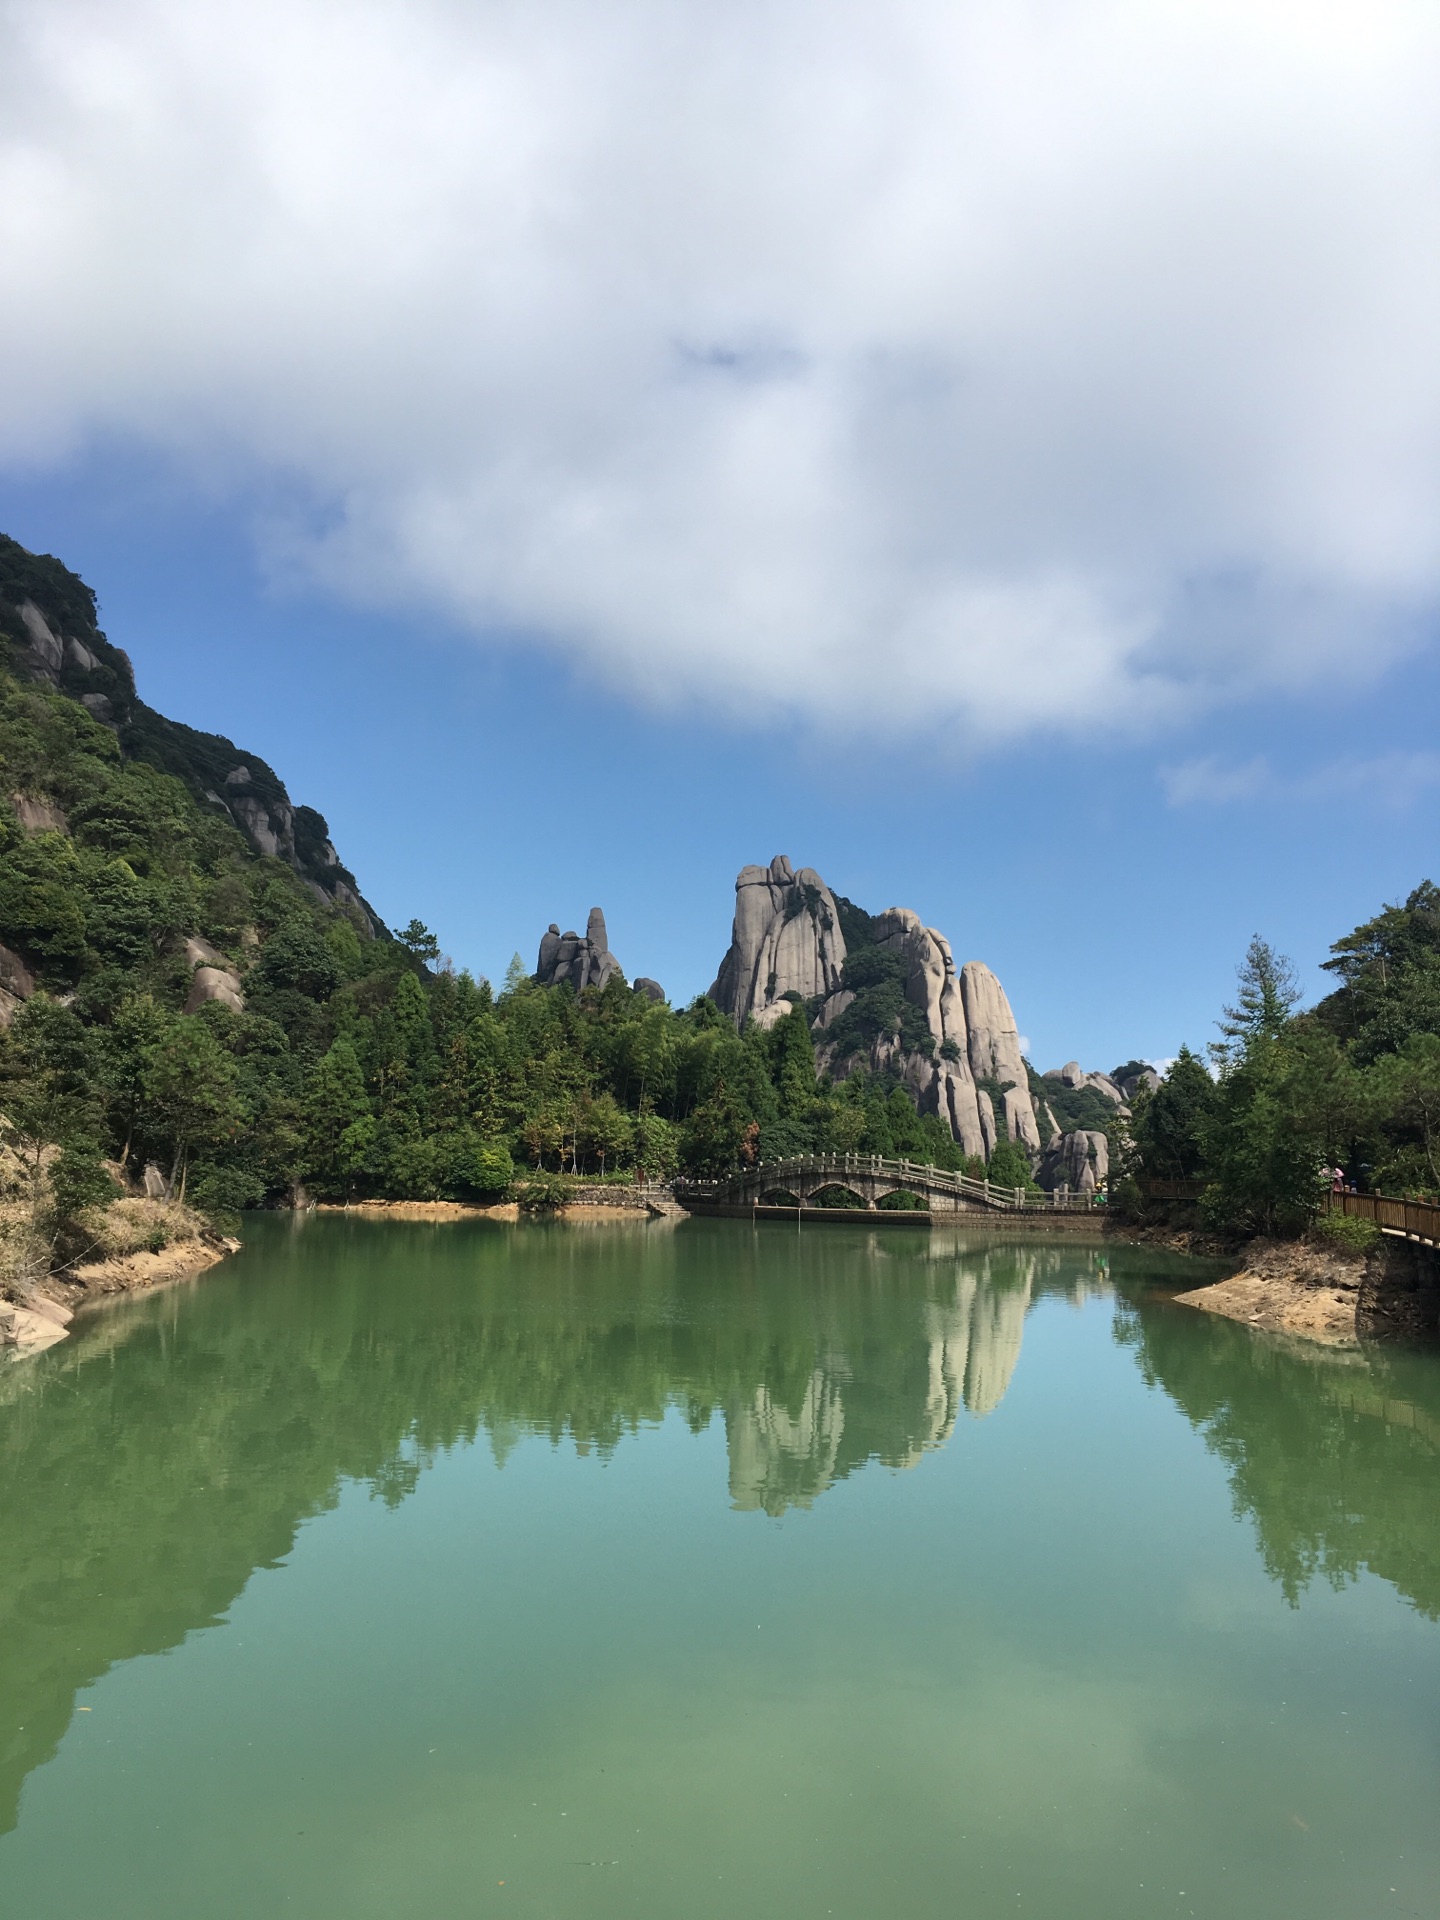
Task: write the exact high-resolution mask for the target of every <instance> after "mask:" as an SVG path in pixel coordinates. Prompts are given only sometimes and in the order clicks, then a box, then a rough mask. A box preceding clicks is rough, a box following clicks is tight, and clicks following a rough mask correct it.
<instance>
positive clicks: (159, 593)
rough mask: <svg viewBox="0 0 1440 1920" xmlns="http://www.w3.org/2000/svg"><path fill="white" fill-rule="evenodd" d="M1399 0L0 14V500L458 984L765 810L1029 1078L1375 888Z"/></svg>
mask: <svg viewBox="0 0 1440 1920" xmlns="http://www.w3.org/2000/svg"><path fill="white" fill-rule="evenodd" d="M1437 75H1440V14H1436V12H1435V10H1434V9H1422V8H1416V7H1415V6H1414V5H1413V4H1411V3H1410V0H1363V3H1362V0H1336V4H1334V5H1330V6H1327V7H1325V8H1316V7H1314V6H1313V5H1310V4H1302V0H1245V4H1243V5H1242V4H1240V0H1233V3H1232V0H1169V4H1167V5H1166V6H1165V7H1163V8H1160V7H1156V6H1155V5H1154V4H1153V0H1060V3H1059V4H1054V5H1046V6H1042V7H1029V8H1026V7H1016V6H1015V5H1014V4H1013V0H895V4H894V5H893V6H889V7H886V8H877V7H875V6H873V5H872V4H870V0H737V4H735V5H733V6H728V7H725V8H716V7H713V6H707V5H704V4H701V3H700V0H606V3H604V4H600V5H597V4H595V0H531V4H527V5H526V6H525V7H523V8H517V7H515V6H514V5H513V4H511V0H465V3H464V4H463V5H462V4H457V3H456V0H249V4H248V5H246V6H245V7H243V8H240V7H233V6H228V5H222V4H216V5H211V6H196V5H195V4H193V0H106V4H105V5H104V6H103V7H102V6H97V5H96V4H95V3H94V0H17V4H15V5H13V6H11V7H9V8H7V9H6V10H5V12H4V15H3V18H0V257H3V258H4V260H5V262H6V269H5V273H4V275H3V277H0V279H3V283H0V527H3V528H4V529H5V530H7V531H8V532H9V533H11V534H12V535H13V536H14V537H16V538H17V539H19V540H21V541H22V542H24V543H25V544H26V545H27V546H30V547H33V548H39V549H43V550H47V551H51V552H54V553H56V554H57V555H59V556H60V557H61V558H62V559H64V560H65V561H66V562H67V563H68V564H69V565H71V566H73V567H74V568H76V570H77V571H79V572H80V573H82V574H83V575H84V576H85V577H86V579H87V580H89V581H90V583H91V584H92V585H93V586H94V587H95V588H96V590H97V591H98V593H99V595H100V600H101V604H102V610H103V619H104V624H105V626H106V628H107V630H108V632H109V634H110V636H111V638H112V639H113V640H115V641H116V642H118V643H119V644H120V645H122V646H124V647H126V648H127V649H128V650H129V652H130V653H131V654H132V656H133V658H134V660H135V664H136V668H137V673H138V676H139V681H140V685H141V689H142V691H143V693H144V694H145V696H146V697H147V698H148V699H149V700H151V701H152V702H153V703H154V704H155V705H156V706H158V707H159V708H161V709H162V710H163V711H165V712H168V713H171V714H173V715H175V716H176V717H178V718H181V719H184V720H187V721H189V722H190V723H192V724H194V725H196V726H200V727H205V728H210V729H214V730H216V731H219V732H224V733H227V734H229V735H230V736H231V737H232V738H233V739H235V740H236V741H237V743H239V744H240V745H241V746H242V747H244V748H246V749H248V750H251V751H254V752H258V753H260V754H262V755H263V756H264V757H265V758H267V759H268V760H270V761H271V762H272V763H273V764H274V766H275V767H276V768H277V770H278V771H279V772H280V773H281V774H282V775H283V777H284V778H285V779H286V781H287V782H288V784H289V786H290V789H291V791H292V793H293V794H294V796H295V797H296V799H297V800H301V801H305V802H308V803H309V804H311V805H314V806H317V807H319V808H320V810H321V811H322V812H324V813H325V814H326V816H327V817H328V818H329V820H330V822H331V824H332V827H333V830H334V834H335V838H336V841H337V843H338V845H339V847H340V850H341V853H342V856H343V857H344V859H345V860H346V861H347V862H348V863H349V864H350V865H351V866H352V867H353V868H354V869H355V871H356V873H357V874H358V876H359V878H360V880H361V883H362V885H363V886H364V889H365V891H366V893H367V895H368V896H369V897H370V898H371V900H372V901H373V902H374V903H375V905H376V906H377V907H378V908H379V909H380V910H381V912H383V913H384V914H385V915H386V916H387V918H388V919H389V920H390V921H391V922H392V923H394V922H398V921H403V920H407V919H409V918H410V917H411V916H412V915H418V916H419V917H420V918H422V919H424V920H425V921H427V922H428V923H429V924H431V925H432V926H433V927H434V928H435V930H436V931H437V933H438V934H439V936H440V938H441V940H442V943H443V945H444V947H445V949H446V950H447V951H448V952H449V953H451V954H452V955H453V957H454V958H455V960H456V961H457V962H458V963H461V964H464V965H468V966H470V967H471V968H473V969H476V970H477V971H484V972H486V973H489V974H492V975H495V974H499V973H501V972H503V970H504V968H505V966H506V964H507V962H508V960H509V958H510V955H511V954H512V953H513V952H514V951H515V950H516V949H517V948H518V949H519V950H520V951H521V952H522V953H523V954H524V955H525V956H526V958H527V959H529V958H530V957H531V955H532V954H533V952H534V948H535V945H536V942H537V940H538V936H539V934H540V932H541V930H542V929H543V928H544V926H545V925H546V924H547V923H548V922H549V921H551V920H552V919H553V920H557V921H559V922H560V924H561V925H562V927H564V926H572V925H573V926H578V925H583V923H584V917H585V914H586V913H587V911H588V909H589V908H590V907H591V906H592V905H595V904H597V903H598V904H600V905H603V907H604V908H605V910H606V913H607V916H608V919H609V925H610V930H611V935H612V945H613V947H614V949H615V951H616V953H617V954H618V955H619V957H620V960H621V962H622V964H623V965H624V967H625V968H626V969H627V971H628V972H630V973H631V974H632V975H633V974H637V973H642V972H643V973H648V974H650V975H653V976H655V977H657V978H659V979H660V980H661V981H662V982H663V983H664V985H665V986H666V987H667V988H668V989H669V990H670V992H671V993H672V995H673V996H675V997H676V998H679V999H684V998H687V997H688V996H690V995H691V994H693V993H695V992H697V991H700V990H702V989H703V988H704V987H705V986H706V985H708V983H709V981H710V979H711V978H712V976H713V973H714V970H715V967H716V964H717V962H718V960H719V957H720V955H721V953H722V951H723V949H724V947H725V944H726V940H727V937H728V931H729V920H730V912H731V900H732V895H731V888H732V885H733V879H734V875H735V872H736V870H737V869H738V868H739V867H740V866H741V865H742V864H746V863H749V862H752V861H766V860H768V859H769V858H770V857H771V856H772V855H773V854H774V853H776V852H784V853H787V854H788V855H789V856H790V857H791V859H792V860H794V861H795V862H796V863H797V864H802V863H803V864H808V865H812V866H814V867H816V868H818V869H819V870H820V872H821V873H823V874H824V876H825V877H826V879H827V880H828V881H829V882H830V884H831V885H832V886H834V887H836V888H837V889H839V890H840V891H842V892H845V893H848V894H849V895H850V896H851V897H852V898H854V899H855V900H857V901H859V902H861V903H862V904H864V905H866V906H869V907H871V908H881V907H884V906H888V905H895V904H898V905H904V906H909V907H912V908H914V909H915V910H916V911H918V912H919V913H920V914H922V915H923V916H924V918H925V920H926V921H927V922H928V923H930V924H932V925H934V926H936V927H938V928H940V929H941V930H942V931H943V932H944V933H945V934H946V935H947V936H948V937H949V939H950V940H951V942H952V945H953V947H954V949H955V951H956V956H957V958H958V959H961V960H963V959H968V958H979V959H983V960H985V961H987V962H989V963H990V965H992V966H993V967H994V968H995V969H996V971H997V972H998V973H999V975H1000V977H1001V979H1002V980H1003V981H1004V983H1005V985H1006V988H1007V989H1008V991H1009V993H1010V996H1011V999H1012V1001H1013V1004H1014V1006H1015V1009H1016V1013H1017V1017H1018V1021H1019V1024H1020V1028H1021V1031H1022V1033H1024V1034H1025V1035H1026V1036H1028V1038H1029V1040H1030V1043H1031V1049H1032V1054H1033V1057H1034V1058H1035V1060H1036V1062H1037V1064H1038V1065H1040V1066H1041V1067H1048V1066H1052V1065H1057V1064H1059V1063H1060V1062H1062V1061H1063V1060H1065V1059H1067V1058H1069V1057H1072V1056H1078V1057H1080V1058H1081V1059H1082V1061H1083V1062H1084V1064H1086V1065H1087V1066H1089V1067H1102V1068H1103V1067H1110V1066H1113V1065H1115V1064H1116V1063H1117V1062H1118V1061H1119V1060H1120V1059H1122V1058H1124V1057H1128V1056H1129V1055H1131V1054H1138V1055H1142V1056H1146V1057H1163V1056H1166V1055H1168V1054H1171V1053H1173V1051H1174V1050H1175V1048H1176V1047H1177V1046H1178V1045H1179V1043H1180V1042H1181V1041H1182V1040H1188V1041H1189V1042H1190V1043H1191V1044H1203V1042H1204V1041H1205V1040H1206V1039H1207V1038H1208V1037H1209V1035H1210V1033H1211V1031H1212V1023H1213V1020H1214V1018H1215V1014H1216V1011H1217V1009H1218V1008H1219V1006H1220V1005H1221V1003H1222V1002H1223V1001H1224V1000H1225V998H1226V997H1227V995H1228V993H1229V991H1230V989H1231V986H1232V983H1233V974H1234V968H1235V965H1236V962H1237V960H1238V959H1239V956H1240V955H1241V953H1242V952H1243V950H1244V947H1245V945H1246V942H1247V941H1248V939H1249V937H1250V936H1251V934H1252V933H1254V932H1257V931H1259V932H1261V933H1263V934H1264V935H1265V936H1266V937H1267V938H1269V939H1271V940H1272V941H1273V942H1274V943H1275V944H1277V945H1278V946H1279V947H1281V948H1282V949H1284V950H1286V951H1288V952H1289V953H1290V954H1292V955H1293V957H1294V959H1295V960H1296V962H1297V963H1298V964H1299V966H1300V969H1301V973H1302V977H1303V979H1304V980H1305V983H1306V986H1307V988H1308V989H1309V991H1311V992H1312V993H1315V992H1318V991H1320V989H1321V986H1322V984H1323V981H1322V976H1320V975H1319V973H1318V970H1317V969H1318V963H1319V961H1320V960H1321V959H1322V958H1323V956H1324V954H1325V952H1326V949H1327V948H1328V946H1329V944H1330V942H1331V941H1332V940H1334V939H1335V938H1336V937H1337V936H1339V935H1340V934H1342V933H1344V932H1346V931H1347V930H1348V929H1349V928H1350V927H1352V926H1353V925H1354V924H1355V923H1356V922H1357V921H1358V920H1360V919H1362V918H1364V917H1367V916H1368V915H1370V914H1371V913H1372V912H1374V911H1375V910H1376V909H1377V908H1378V907H1379V906H1380V905H1381V904H1382V903H1383V902H1384V901H1386V900H1389V899H1393V898H1395V897H1397V896H1401V895H1403V894H1404V893H1405V892H1406V891H1408V890H1409V888H1410V887H1412V886H1413V885H1414V884H1416V882H1417V881H1418V880H1420V879H1421V878H1422V877H1425V876H1427V875H1433V874H1434V873H1435V872H1436V869H1437V867H1440V860H1437V859H1436V853H1435V827H1436V818H1437V799H1440V748H1437V745H1436V743H1435V742H1434V738H1433V735H1434V715H1435V713H1436V711H1437V702H1436V694H1437V691H1440V688H1437V659H1436V646H1435V637H1436V622H1437V618H1440V355H1437V354H1436V352H1435V341H1436V339H1440V271H1437V269H1436V266H1435V263H1436V262H1437V261H1440V169H1437V167H1436V164H1435V153H1434V128H1435V125H1436V124H1437V119H1440V82H1437V78H1436V76H1437Z"/></svg>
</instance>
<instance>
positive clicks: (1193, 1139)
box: [1133, 1046, 1215, 1180]
mask: <svg viewBox="0 0 1440 1920" xmlns="http://www.w3.org/2000/svg"><path fill="white" fill-rule="evenodd" d="M1133 1105H1134V1108H1135V1145H1136V1148H1137V1150H1138V1152H1139V1155H1140V1161H1141V1165H1142V1166H1143V1168H1144V1170H1145V1172H1146V1173H1147V1174H1149V1175H1150V1176H1151V1177H1152V1178H1155V1179H1160V1180H1195V1179H1198V1178H1199V1177H1200V1174H1201V1172H1202V1170H1203V1168H1204V1164H1205V1141H1206V1129H1207V1128H1208V1126H1209V1124H1210V1119H1211V1116H1212V1115H1213V1113H1214V1110H1215V1082H1214V1079H1213V1078H1212V1077H1211V1075H1210V1074H1209V1073H1208V1072H1207V1070H1206V1068H1205V1066H1204V1064H1203V1062H1202V1061H1200V1060H1199V1059H1197V1057H1196V1056H1195V1055H1194V1054H1193V1053H1192V1052H1191V1051H1190V1049H1189V1047H1186V1046H1182V1047H1181V1049H1180V1051H1179V1053H1177V1054H1176V1056H1175V1058H1174V1060H1173V1061H1172V1062H1171V1063H1170V1071H1169V1072H1168V1073H1167V1074H1166V1076H1165V1078H1164V1079H1163V1080H1162V1081H1161V1083H1160V1085H1159V1086H1158V1087H1157V1088H1156V1089H1155V1091H1154V1092H1153V1093H1152V1094H1150V1096H1149V1098H1148V1099H1145V1100H1139V1099H1137V1100H1136V1101H1135V1102H1134V1103H1133Z"/></svg>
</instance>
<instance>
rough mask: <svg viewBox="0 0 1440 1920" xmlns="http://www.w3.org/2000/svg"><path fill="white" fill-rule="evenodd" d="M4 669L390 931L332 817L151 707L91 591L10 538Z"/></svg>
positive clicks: (2, 566)
mask: <svg viewBox="0 0 1440 1920" xmlns="http://www.w3.org/2000/svg"><path fill="white" fill-rule="evenodd" d="M0 665H4V666H5V667H7V668H8V669H10V670H11V671H12V672H13V673H14V674H15V675H16V676H17V678H19V679H21V680H28V681H34V682H38V683H39V684H40V685H42V686H46V687H49V688H51V689H53V690H54V691H56V692H61V693H66V694H68V695H70V697H71V698H72V699H73V700H75V701H77V702H79V703H80V704H81V705H82V706H83V707H85V708H86V709H87V711H88V712H89V713H90V714H91V715H92V716H93V717H95V718H97V719H100V720H102V721H104V722H105V724H106V725H107V726H108V727H110V728H111V729H112V731H113V735H114V739H115V741H116V743H117V744H118V746H119V749H120V754H121V757H122V758H124V759H126V760H138V761H141V762H143V763H145V764H146V765H148V766H151V767H154V768H155V769H156V770H157V771H158V772H161V773H169V774H173V775H174V776H175V777H176V778H177V779H179V780H181V781H183V782H184V784H185V786H186V787H187V788H188V789H189V791H190V794H191V795H192V797H193V798H194V799H195V801H196V802H197V803H198V805H199V807H200V808H201V810H202V812H211V813H214V814H215V815H217V816H218V817H219V818H221V819H224V820H229V821H230V822H231V823H232V824H239V826H240V827H241V830H242V831H243V832H244V833H245V834H246V835H247V837H249V838H251V839H252V840H253V841H254V843H255V844H256V845H257V846H260V847H261V848H262V849H263V846H264V836H265V835H266V834H269V833H271V832H272V830H273V829H274V828H275V827H277V826H278V827H279V838H280V840H281V841H282V847H281V849H280V850H281V851H282V853H283V857H284V858H285V859H286V860H287V862H288V864H290V865H291V866H293V867H294V869H295V871H296V872H297V873H298V874H300V876H301V877H302V879H304V880H306V881H308V882H309V883H310V885H311V886H312V888H316V889H318V890H319V892H320V893H321V894H324V895H326V896H327V897H330V898H336V899H338V900H339V901H340V902H341V904H350V905H352V906H354V907H355V908H356V909H357V910H358V912H359V919H360V924H361V925H362V927H364V928H365V929H366V930H367V931H371V932H379V931H382V929H381V928H380V926H379V922H378V921H377V920H376V919H375V916H374V915H373V914H372V913H371V912H370V909H369V908H367V907H366V906H365V904H364V902H363V901H362V900H361V899H360V897H359V894H358V892H357V890H356V881H355V876H354V875H353V874H352V873H351V872H350V871H349V869H348V868H346V867H344V866H342V865H341V864H340V861H339V859H338V857H337V856H336V853H335V850H334V848H333V846H331V844H330V829H329V827H328V826H327V824H326V822H325V819H324V816H323V815H322V814H320V813H317V812H316V811H315V809H314V808H313V807H307V806H295V805H293V804H292V802H291V800H290V796H289V794H288V793H287V791H286V788H285V783H284V782H283V781H282V780H281V779H280V776H279V775H278V774H277V773H276V772H275V770H274V769H273V768H272V767H270V766H268V765H267V764H266V762H265V761H264V760H262V759H261V758H259V756H258V755H256V754H252V753H245V752H243V751H242V750H241V749H240V748H238V747H237V746H236V745H235V744H234V742H233V741H231V740H228V739H226V738H225V737H224V736H223V735H222V734H214V733H202V732H200V731H199V730H198V729H196V728H194V727H187V726H185V725H184V724H183V723H182V722H180V721H178V720H169V719H167V718H166V717H165V715H164V714H161V713H157V712H156V711H155V709H154V708H153V707H151V706H147V705H146V703H145V702H144V701H143V700H142V699H141V698H140V697H139V695H138V693H137V692H136V689H135V676H134V672H133V670H132V668H131V664H130V659H129V656H128V655H127V654H126V653H125V652H124V651H123V650H122V649H121V648H119V647H116V646H112V645H111V643H110V642H109V640H107V639H106V637H105V635H104V634H103V633H102V632H101V630H100V626H99V622H98V616H97V610H96V602H95V595H94V592H93V591H92V590H91V588H89V587H88V586H86V584H85V582H84V581H83V580H82V579H80V577H79V575H78V574H74V573H72V572H71V571H70V569H69V568H68V567H66V566H64V565H63V564H62V563H61V562H60V561H59V560H56V559H55V558H53V557H52V556H51V555H49V554H35V553H30V552H29V551H28V550H27V549H26V548H24V547H22V546H21V545H20V544H19V542H18V541H15V540H12V539H10V538H8V536H6V535H4V534H0ZM242 776H243V777H242Z"/></svg>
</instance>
